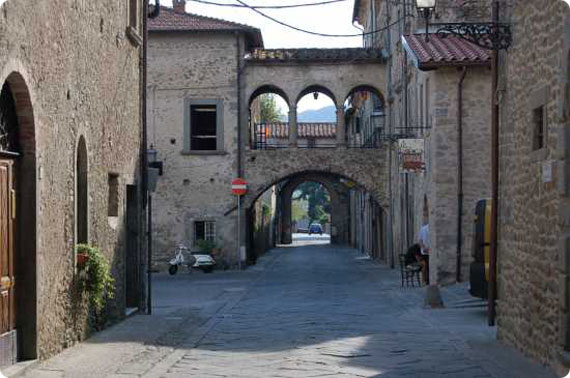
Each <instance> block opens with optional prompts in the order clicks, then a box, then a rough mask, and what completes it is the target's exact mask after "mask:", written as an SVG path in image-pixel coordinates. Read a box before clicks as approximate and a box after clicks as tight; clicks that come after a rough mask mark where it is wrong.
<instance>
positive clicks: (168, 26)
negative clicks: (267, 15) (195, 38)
mask: <svg viewBox="0 0 570 378" xmlns="http://www.w3.org/2000/svg"><path fill="white" fill-rule="evenodd" d="M148 30H149V31H243V32H246V33H250V34H251V36H252V38H253V39H254V41H255V43H254V45H255V47H262V46H263V38H262V36H261V31H260V30H259V29H257V28H254V27H252V26H249V25H244V24H239V23H237V22H231V21H226V20H221V19H219V18H213V17H206V16H200V15H197V14H192V13H182V12H176V11H174V9H172V8H168V7H160V14H159V16H158V17H156V18H149V19H148Z"/></svg>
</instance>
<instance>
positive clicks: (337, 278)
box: [27, 245, 553, 378]
mask: <svg viewBox="0 0 570 378" xmlns="http://www.w3.org/2000/svg"><path fill="white" fill-rule="evenodd" d="M443 295H444V299H445V301H446V305H447V308H446V309H442V310H431V309H425V308H423V301H422V298H423V289H420V288H404V289H402V288H400V280H399V272H398V271H395V270H390V269H389V268H387V267H385V266H383V265H379V264H377V263H374V262H372V261H370V260H369V259H367V258H366V256H364V255H362V254H360V253H359V252H357V251H355V250H353V249H348V248H343V247H335V246H330V245H320V246H315V245H313V246H301V247H289V248H280V249H275V250H273V251H271V252H270V253H269V254H268V255H266V256H264V257H262V258H261V259H260V262H259V263H258V264H257V265H256V266H253V267H250V268H249V269H248V270H246V271H244V272H235V271H234V272H230V271H227V272H223V271H216V272H214V273H213V274H202V273H200V272H193V273H192V274H187V273H184V272H183V273H182V274H179V275H177V276H174V277H171V276H166V275H159V276H158V277H157V278H156V279H155V292H154V298H156V302H155V311H154V315H152V316H145V315H140V316H135V317H133V318H130V319H128V320H127V321H125V322H123V323H121V324H119V325H117V326H115V327H112V328H110V329H108V330H106V331H104V332H101V333H100V334H98V335H96V336H95V337H93V338H92V339H90V340H89V341H88V342H86V343H83V344H81V345H79V346H77V347H73V348H70V349H69V350H67V351H65V352H64V353H62V354H61V355H60V356H58V357H55V358H53V359H51V360H49V361H47V362H45V363H42V364H40V365H39V366H38V367H36V368H35V369H33V370H30V371H29V372H28V374H27V376H28V377H40V378H42V377H48V378H51V377H87V378H89V377H123V378H125V377H165V378H183V377H248V378H251V377H263V378H270V377H379V378H396V377H420V378H421V377H448V378H451V377H453V378H464V377H474V378H475V377H501V378H506V377H517V378H521V377H533V378H538V377H552V376H553V375H550V374H548V373H547V372H546V371H545V370H543V368H542V367H540V366H538V365H536V364H534V363H531V362H529V361H528V360H527V359H525V358H524V357H522V356H521V355H520V354H519V353H517V352H515V351H513V350H512V349H510V348H507V347H504V346H500V345H498V343H497V342H496V341H495V335H494V330H493V329H490V328H488V327H486V325H485V324H486V318H485V309H484V308H483V307H481V306H478V303H477V301H473V300H472V299H469V297H468V296H467V295H466V294H465V286H456V287H453V288H450V289H443Z"/></svg>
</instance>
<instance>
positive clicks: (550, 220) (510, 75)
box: [498, 0, 570, 374]
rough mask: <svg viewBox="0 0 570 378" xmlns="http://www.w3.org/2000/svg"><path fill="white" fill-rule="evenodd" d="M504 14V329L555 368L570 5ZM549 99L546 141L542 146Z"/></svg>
mask: <svg viewBox="0 0 570 378" xmlns="http://www.w3.org/2000/svg"><path fill="white" fill-rule="evenodd" d="M504 16H505V19H506V21H510V22H512V25H513V35H514V43H513V46H512V47H511V48H510V49H509V52H508V54H502V56H501V61H500V64H501V72H500V73H501V75H500V77H501V81H500V89H501V93H500V97H499V98H500V100H501V103H500V105H501V121H500V133H501V134H500V159H501V160H500V187H499V188H500V198H499V200H500V203H499V245H498V248H499V249H498V278H499V282H498V285H499V293H498V297H499V305H498V335H499V338H500V339H501V340H503V341H505V342H507V343H510V344H513V345H515V346H516V347H518V348H520V349H521V350H523V351H524V352H525V353H527V354H529V355H531V356H533V357H535V358H537V359H538V360H539V361H541V362H543V363H548V364H550V365H553V366H554V365H556V364H557V360H558V359H559V358H560V355H559V353H560V352H562V351H563V350H564V349H568V347H569V346H570V339H569V337H568V329H569V321H570V317H569V315H568V312H569V306H568V303H569V300H568V298H569V295H568V282H569V280H568V276H569V273H570V272H569V268H568V266H569V265H568V261H569V259H568V256H569V255H570V253H569V251H570V250H569V243H568V240H567V235H568V231H569V224H570V223H569V219H570V217H569V216H568V214H569V212H568V209H569V208H570V207H569V206H568V205H569V201H568V193H569V191H568V165H567V164H568V158H567V156H568V151H569V150H568V144H567V143H568V140H569V139H568V120H569V118H568V113H567V109H568V101H569V97H568V92H567V89H568V87H567V85H568V84H567V83H568V77H569V71H568V53H569V51H570V42H569V41H570V9H569V8H568V5H567V4H566V3H565V2H563V1H561V0H542V1H536V2H526V1H517V2H515V3H514V8H512V9H507V12H505V13H504ZM540 106H544V109H545V113H544V124H545V136H546V138H545V144H544V147H543V148H540V149H534V148H533V132H534V129H535V127H534V123H533V111H534V110H535V109H537V108H538V107H540ZM549 172H552V176H551V175H550V174H549ZM562 355H564V353H562ZM566 364H567V363H566ZM567 367H568V364H567ZM567 372H568V368H566V369H565V373H564V374H566V373H567Z"/></svg>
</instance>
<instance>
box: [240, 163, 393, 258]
mask: <svg viewBox="0 0 570 378" xmlns="http://www.w3.org/2000/svg"><path fill="white" fill-rule="evenodd" d="M309 183H310V184H313V186H322V188H323V190H322V193H326V196H327V201H325V202H324V203H326V205H325V206H323V209H322V210H324V211H323V212H324V213H325V214H322V215H324V216H321V217H319V215H318V214H313V216H312V217H310V219H306V220H305V222H304V223H302V224H299V222H298V219H297V218H298V217H296V216H295V215H294V213H295V209H294V207H293V204H294V201H295V199H296V198H298V197H300V195H299V194H300V193H299V188H301V187H302V186H303V185H307V184H309ZM249 203H250V206H249V207H248V211H247V216H248V228H247V233H248V259H249V260H250V261H254V260H255V258H256V257H257V256H258V255H259V254H261V253H263V252H264V251H265V250H267V249H269V248H271V247H273V246H275V245H278V244H285V245H288V244H293V245H296V243H295V240H294V238H293V235H297V236H299V235H298V234H297V233H298V232H299V231H300V233H308V231H309V230H308V228H307V227H308V226H309V224H310V223H319V224H321V226H322V227H323V232H324V233H325V234H328V235H330V242H331V243H332V244H341V245H351V246H353V247H355V248H358V249H360V250H361V251H362V252H363V253H367V254H369V255H370V256H372V257H375V258H379V259H386V258H387V249H386V248H387V245H386V239H385V235H386V230H384V227H386V225H387V219H386V216H387V213H386V212H385V211H384V210H383V208H382V207H381V206H380V204H379V202H378V201H377V200H376V199H375V197H374V195H373V194H371V193H370V192H369V191H367V190H366V188H364V187H363V186H362V185H360V184H359V183H357V182H355V181H353V180H351V179H349V178H347V177H344V176H342V175H339V174H334V173H331V172H323V171H304V172H297V173H295V174H292V175H288V176H286V177H283V178H281V179H279V180H278V181H275V182H272V183H270V184H268V185H267V187H266V188H265V189H264V190H263V191H262V192H261V194H259V195H256V196H255V197H254V198H252V200H251V202H249ZM307 206H309V204H307ZM260 214H263V215H262V216H260ZM316 219H318V220H316ZM324 220H326V222H325V221H324ZM296 221H297V222H296ZM303 239H304V241H303V243H305V242H306V240H307V239H306V238H303Z"/></svg>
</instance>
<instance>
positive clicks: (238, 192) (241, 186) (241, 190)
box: [232, 178, 247, 196]
mask: <svg viewBox="0 0 570 378" xmlns="http://www.w3.org/2000/svg"><path fill="white" fill-rule="evenodd" d="M232 194H233V195H235V196H243V195H244V194H247V181H245V180H244V179H242V178H237V179H234V180H233V181H232Z"/></svg>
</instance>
